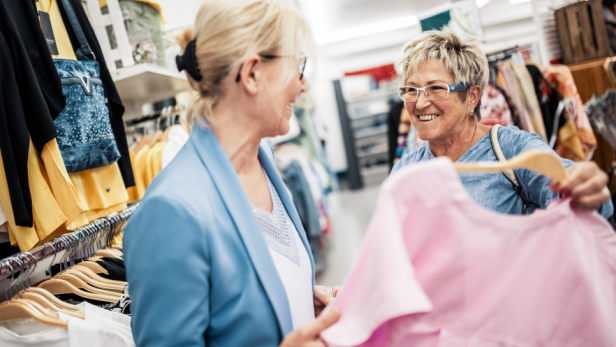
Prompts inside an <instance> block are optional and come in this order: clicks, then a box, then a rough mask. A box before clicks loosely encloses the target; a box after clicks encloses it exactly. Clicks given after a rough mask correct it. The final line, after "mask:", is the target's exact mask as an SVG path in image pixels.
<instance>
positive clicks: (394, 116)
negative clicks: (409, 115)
mask: <svg viewBox="0 0 616 347" xmlns="http://www.w3.org/2000/svg"><path fill="white" fill-rule="evenodd" d="M403 107H404V102H402V101H400V102H399V103H397V104H394V105H393V106H392V107H391V109H390V110H389V114H388V115H387V143H388V144H389V156H388V158H387V160H388V163H389V171H391V169H392V168H393V167H394V159H396V149H397V148H398V128H399V127H400V115H401V114H402V108H403Z"/></svg>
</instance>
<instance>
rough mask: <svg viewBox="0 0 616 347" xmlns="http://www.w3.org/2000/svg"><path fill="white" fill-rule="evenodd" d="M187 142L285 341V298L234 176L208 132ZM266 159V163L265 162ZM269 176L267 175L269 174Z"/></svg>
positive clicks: (288, 322)
mask: <svg viewBox="0 0 616 347" xmlns="http://www.w3.org/2000/svg"><path fill="white" fill-rule="evenodd" d="M190 141H191V142H192V144H193V146H194V147H195V148H196V150H197V153H198V154H199V156H200V157H201V160H202V161H203V164H204V165H205V167H206V169H207V170H208V172H209V173H210V175H211V177H212V180H213V181H214V184H215V186H216V188H217V189H218V193H219V194H220V196H221V197H222V200H223V202H224V204H225V206H226V207H227V210H228V211H229V214H231V216H232V218H233V223H234V224H235V226H236V228H237V230H238V232H239V234H240V237H241V238H242V240H243V242H244V247H246V251H247V252H248V254H249V255H250V259H251V261H252V264H253V266H254V268H255V271H256V273H257V275H258V277H259V279H260V280H261V284H262V285H263V289H264V290H265V293H266V294H267V296H268V298H269V301H270V303H271V304H272V307H273V308H274V312H275V313H276V317H277V319H278V324H279V326H280V330H281V333H282V336H283V337H284V336H286V335H287V334H289V333H290V332H291V331H292V330H293V321H292V318H291V309H290V307H289V301H288V299H287V294H286V291H285V289H284V285H283V284H282V281H281V279H280V276H278V271H277V270H276V267H275V265H274V262H273V260H272V257H271V256H270V253H269V250H268V248H267V244H266V243H265V239H264V238H263V236H262V235H261V231H260V229H259V225H258V224H257V221H256V219H255V218H246V216H252V215H253V212H252V207H251V206H250V201H248V197H247V196H246V193H245V192H244V189H243V187H242V184H241V182H240V180H239V178H238V177H237V173H236V172H235V169H234V168H233V165H231V161H230V160H229V157H227V154H226V153H225V152H224V151H223V149H222V147H221V146H220V143H219V142H218V139H217V138H216V136H215V135H214V133H213V132H212V131H211V130H210V129H203V128H201V126H200V125H199V124H195V126H194V127H193V129H192V131H191V137H190ZM259 158H260V159H262V160H263V155H262V148H261V149H260V150H259ZM265 159H266V160H267V158H265ZM266 170H267V169H266ZM269 173H270V171H268V174H269ZM270 177H271V175H270ZM274 184H276V183H274ZM278 187H279V186H278V185H277V186H276V188H277V189H278ZM279 192H280V190H279ZM283 201H284V200H283ZM285 205H286V204H285ZM292 218H293V217H292ZM294 222H295V220H294ZM300 225H301V223H300ZM298 230H299V229H298Z"/></svg>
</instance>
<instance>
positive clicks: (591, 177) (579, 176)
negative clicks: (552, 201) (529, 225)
mask: <svg viewBox="0 0 616 347" xmlns="http://www.w3.org/2000/svg"><path fill="white" fill-rule="evenodd" d="M566 172H567V177H566V178H565V179H564V180H563V181H562V182H560V183H555V182H552V183H550V189H551V190H552V191H553V192H555V193H560V194H561V195H562V196H563V197H572V198H573V200H572V201H571V207H572V208H573V209H574V210H578V211H596V210H597V209H598V208H599V207H601V205H603V204H605V203H606V202H608V201H609V199H610V194H609V192H608V191H606V190H605V189H604V188H605V186H606V185H607V182H608V177H607V174H606V173H605V172H603V171H601V169H600V168H599V166H598V165H597V164H596V163H594V162H584V163H579V164H576V165H573V166H571V167H569V168H567V170H566Z"/></svg>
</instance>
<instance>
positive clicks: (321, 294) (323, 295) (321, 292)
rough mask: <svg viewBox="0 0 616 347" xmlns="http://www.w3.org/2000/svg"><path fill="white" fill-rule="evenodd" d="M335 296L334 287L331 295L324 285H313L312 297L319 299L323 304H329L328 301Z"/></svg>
mask: <svg viewBox="0 0 616 347" xmlns="http://www.w3.org/2000/svg"><path fill="white" fill-rule="evenodd" d="M335 296H336V290H335V289H334V296H331V295H329V294H328V293H327V291H326V290H325V287H324V286H315V287H314V298H315V299H316V300H318V301H320V302H321V303H322V304H323V305H324V306H327V305H329V303H330V302H332V301H333V300H334V297H335Z"/></svg>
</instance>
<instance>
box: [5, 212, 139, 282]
mask: <svg viewBox="0 0 616 347" xmlns="http://www.w3.org/2000/svg"><path fill="white" fill-rule="evenodd" d="M138 205H139V203H134V204H132V205H131V206H130V207H128V208H127V209H125V210H124V211H121V212H115V213H112V214H110V215H109V216H107V217H105V218H101V219H98V220H96V221H94V222H93V223H91V224H88V225H86V226H84V227H82V228H79V229H77V230H76V231H74V232H72V233H69V234H70V235H73V236H74V238H75V239H76V240H79V241H80V242H82V241H83V242H85V240H87V239H88V237H90V236H91V235H92V233H93V232H94V233H97V232H99V233H100V232H104V233H106V235H104V236H106V239H107V240H111V239H113V237H115V236H116V235H117V234H118V233H119V232H120V231H122V228H123V227H124V225H125V224H126V221H128V219H129V218H130V216H131V215H132V214H133V212H134V211H135V209H136V208H137V206H138ZM65 235H66V234H65ZM50 245H53V247H50ZM66 246H67V244H66V243H65V242H63V241H62V240H60V239H54V240H51V241H50V242H49V243H45V244H43V245H40V246H38V247H37V248H36V249H34V250H32V251H30V252H28V253H29V254H31V255H32V256H33V257H34V259H35V260H36V262H37V263H38V262H41V261H43V260H45V259H47V258H49V257H51V256H53V255H54V253H55V254H59V253H60V252H61V251H63V250H65V249H66ZM12 258H13V257H8V258H6V259H0V278H6V277H9V276H10V275H11V273H12V271H11V269H10V266H9V264H10V265H11V266H12V267H13V269H18V268H19V266H20V265H19V264H18V263H17V262H16V261H13V260H11V259H12ZM24 266H25V268H28V267H29V266H30V264H28V263H26V264H24Z"/></svg>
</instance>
